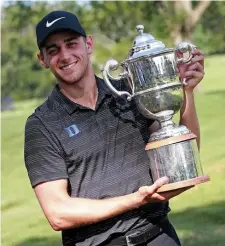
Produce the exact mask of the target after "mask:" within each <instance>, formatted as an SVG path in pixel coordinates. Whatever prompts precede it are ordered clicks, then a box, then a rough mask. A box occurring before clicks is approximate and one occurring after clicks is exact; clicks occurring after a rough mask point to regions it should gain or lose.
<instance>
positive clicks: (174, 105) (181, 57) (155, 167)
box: [102, 25, 209, 192]
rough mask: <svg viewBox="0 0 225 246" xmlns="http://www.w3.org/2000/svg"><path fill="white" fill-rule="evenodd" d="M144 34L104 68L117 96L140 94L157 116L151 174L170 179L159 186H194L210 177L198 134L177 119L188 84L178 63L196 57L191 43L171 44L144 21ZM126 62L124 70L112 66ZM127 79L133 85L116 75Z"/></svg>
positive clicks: (150, 146) (148, 112) (145, 108)
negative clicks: (123, 86) (147, 29)
mask: <svg viewBox="0 0 225 246" xmlns="http://www.w3.org/2000/svg"><path fill="white" fill-rule="evenodd" d="M136 28H137V30H138V32H139V35H138V36H137V37H136V38H135V40H134V45H133V48H132V49H131V50H130V52H129V57H128V58H127V59H126V60H125V61H124V62H121V63H120V64H119V63H118V62H117V61H116V60H113V59H110V60H108V61H107V62H106V64H105V65H104V68H103V70H102V74H103V78H104V81H105V83H106V85H107V86H108V87H109V89H110V90H111V91H112V92H114V93H115V94H116V95H117V96H126V98H127V100H135V102H136V105H137V107H138V109H139V111H140V112H141V113H142V114H143V116H145V117H146V118H149V119H153V120H157V121H158V122H159V124H160V129H159V130H158V131H156V132H154V133H153V134H151V136H150V139H149V141H148V143H147V145H146V148H145V149H146V151H147V153H148V157H149V160H150V162H149V163H150V169H151V174H152V178H153V180H154V181H155V180H156V179H158V178H160V177H163V176H167V177H168V178H169V183H168V184H166V185H163V186H162V187H161V188H160V189H159V190H158V192H165V191H169V190H174V189H179V188H183V187H189V186H194V185H196V184H200V183H203V182H206V181H209V177H208V176H204V175H203V171H202V168H201V163H200V158H199V153H198V148H197V143H196V136H195V135H194V134H193V133H191V131H190V130H189V129H188V128H187V127H185V126H180V125H176V124H175V123H174V122H173V121H172V117H173V115H174V114H175V113H176V112H178V111H179V110H180V108H181V106H182V103H183V89H182V87H183V86H186V82H185V81H180V79H179V76H178V69H177V65H178V64H179V63H188V62H190V60H191V59H192V57H193V55H192V52H191V51H192V50H193V49H194V48H196V47H195V46H194V45H193V44H190V43H186V42H185V43H184V42H183V43H181V44H179V45H178V47H176V48H166V47H165V45H164V44H163V43H162V42H161V41H157V40H155V38H154V37H153V36H152V35H151V34H147V33H143V30H144V26H142V25H138V26H137V27H136ZM119 67H122V69H123V72H122V73H120V74H119V76H117V77H114V76H112V71H115V70H117V69H118V68H119ZM121 79H123V81H125V82H124V83H127V88H129V90H128V91H118V90H117V89H116V88H115V87H114V86H113V85H112V83H111V80H113V81H118V80H121Z"/></svg>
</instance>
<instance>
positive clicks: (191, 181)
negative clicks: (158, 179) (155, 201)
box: [157, 176, 210, 192]
mask: <svg viewBox="0 0 225 246" xmlns="http://www.w3.org/2000/svg"><path fill="white" fill-rule="evenodd" d="M209 180H210V178H209V176H199V177H196V178H193V179H187V180H182V181H179V182H175V183H171V184H165V185H163V186H162V187H160V188H159V189H158V190H157V192H166V191H172V190H177V189H181V188H185V187H190V186H195V185H197V184H201V183H205V182H208V181H209Z"/></svg>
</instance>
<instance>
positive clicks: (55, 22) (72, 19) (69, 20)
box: [36, 11, 86, 49]
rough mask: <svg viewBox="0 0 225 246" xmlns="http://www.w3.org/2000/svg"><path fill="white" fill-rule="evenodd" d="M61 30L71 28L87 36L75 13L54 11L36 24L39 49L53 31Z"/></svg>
mask: <svg viewBox="0 0 225 246" xmlns="http://www.w3.org/2000/svg"><path fill="white" fill-rule="evenodd" d="M60 30H71V31H74V32H76V33H79V34H80V35H81V36H84V37H86V33H85V31H84V29H83V27H82V26H81V24H80V22H79V20H78V19H77V17H76V16H75V15H74V14H72V13H70V12H67V11H53V12H51V13H49V14H48V15H46V16H45V17H44V18H43V19H42V20H41V21H40V22H39V23H38V24H37V26H36V36H37V45H38V47H39V49H40V47H41V45H42V44H43V42H44V41H45V39H46V38H47V37H48V36H49V35H50V34H51V33H53V32H55V31H60Z"/></svg>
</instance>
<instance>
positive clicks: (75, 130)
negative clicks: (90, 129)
mask: <svg viewBox="0 0 225 246" xmlns="http://www.w3.org/2000/svg"><path fill="white" fill-rule="evenodd" d="M64 130H65V131H66V132H67V133H68V135H69V137H73V136H75V135H77V134H78V133H79V132H80V130H79V129H78V127H77V126H76V125H75V124H73V125H71V126H69V127H65V128H64Z"/></svg>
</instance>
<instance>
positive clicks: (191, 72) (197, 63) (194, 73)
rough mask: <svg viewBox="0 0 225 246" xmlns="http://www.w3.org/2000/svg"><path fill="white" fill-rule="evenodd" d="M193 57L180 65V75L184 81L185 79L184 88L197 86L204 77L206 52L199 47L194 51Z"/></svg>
mask: <svg viewBox="0 0 225 246" xmlns="http://www.w3.org/2000/svg"><path fill="white" fill-rule="evenodd" d="M192 54H193V58H192V59H191V61H190V62H189V63H184V64H180V65H178V69H179V76H180V79H181V80H182V81H183V80H185V82H186V84H187V85H186V86H185V87H184V90H191V91H193V89H194V88H195V87H196V85H197V84H198V83H199V82H200V81H201V80H202V79H203V77H204V74H205V72H204V54H203V53H202V51H200V50H198V49H194V50H193V51H192Z"/></svg>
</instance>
